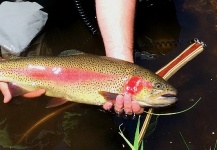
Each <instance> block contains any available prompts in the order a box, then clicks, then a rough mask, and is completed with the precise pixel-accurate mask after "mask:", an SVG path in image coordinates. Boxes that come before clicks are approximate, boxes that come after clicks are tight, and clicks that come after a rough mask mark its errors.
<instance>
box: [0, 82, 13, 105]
mask: <svg viewBox="0 0 217 150" xmlns="http://www.w3.org/2000/svg"><path fill="white" fill-rule="evenodd" d="M0 90H1V92H2V94H3V96H4V100H3V102H4V103H8V102H9V101H10V100H11V99H12V95H11V93H10V91H9V88H8V84H7V83H4V82H0Z"/></svg>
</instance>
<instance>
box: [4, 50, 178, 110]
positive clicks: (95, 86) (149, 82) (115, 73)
mask: <svg viewBox="0 0 217 150" xmlns="http://www.w3.org/2000/svg"><path fill="white" fill-rule="evenodd" d="M0 81H3V82H7V83H9V87H10V89H11V93H12V95H13V96H18V95H21V93H22V94H23V93H25V92H28V91H33V90H35V89H39V88H43V89H45V90H46V93H45V95H47V96H50V97H55V98H57V99H58V100H59V102H60V103H63V102H64V101H73V102H77V103H84V104H91V105H103V104H104V103H105V102H106V101H108V100H115V98H116V96H117V95H118V94H130V95H131V96H132V99H133V100H136V101H138V103H139V104H140V106H142V107H144V106H150V107H162V106H167V105H170V104H172V103H174V102H176V100H177V99H176V94H177V92H176V90H175V89H174V88H173V87H172V86H171V85H170V84H168V83H167V82H166V81H165V80H164V79H162V78H161V77H159V76H158V75H156V74H154V73H152V72H151V71H149V70H147V69H144V68H143V67H141V66H138V65H135V64H133V63H129V62H126V61H122V60H118V59H114V58H109V57H105V56H96V55H91V54H80V55H70V56H61V57H26V58H18V59H12V60H3V61H1V62H0ZM17 89H19V90H17ZM18 91H19V92H18ZM60 99H61V100H60ZM61 101H62V102H61ZM53 105H58V104H53Z"/></svg>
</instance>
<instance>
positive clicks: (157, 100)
mask: <svg viewBox="0 0 217 150" xmlns="http://www.w3.org/2000/svg"><path fill="white" fill-rule="evenodd" d="M176 95H177V92H176V90H173V91H161V90H159V91H155V92H153V93H152V94H150V95H149V96H147V97H145V98H144V99H140V100H139V99H138V100H137V101H138V103H139V105H140V106H141V107H165V106H169V105H172V104H174V103H175V102H176V101H177V98H176Z"/></svg>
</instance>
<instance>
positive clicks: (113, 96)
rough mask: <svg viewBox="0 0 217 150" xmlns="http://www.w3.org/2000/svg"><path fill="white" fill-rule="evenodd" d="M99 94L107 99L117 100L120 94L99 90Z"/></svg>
mask: <svg viewBox="0 0 217 150" xmlns="http://www.w3.org/2000/svg"><path fill="white" fill-rule="evenodd" d="M99 94H100V95H102V96H103V97H104V98H105V99H106V100H115V99H116V97H117V96H118V95H119V94H118V93H110V92H106V91H99Z"/></svg>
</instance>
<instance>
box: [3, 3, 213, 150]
mask: <svg viewBox="0 0 217 150" xmlns="http://www.w3.org/2000/svg"><path fill="white" fill-rule="evenodd" d="M89 3H90V4H86V5H85V4H84V7H85V8H86V9H87V8H88V9H87V12H88V14H90V16H89V17H90V18H91V19H92V20H93V21H95V18H94V13H93V12H94V11H93V10H94V4H93V3H92V2H89ZM71 7H72V8H74V9H73V10H72V9H70V8H71ZM56 8H58V12H57V11H55V10H57V9H56ZM49 11H50V12H52V15H51V16H50V20H49V22H48V25H47V26H46V28H45V31H43V32H42V34H41V35H40V37H41V42H39V44H35V45H32V46H30V47H29V49H28V51H32V50H38V51H37V52H38V53H40V55H57V54H58V53H60V52H61V51H63V50H67V49H78V50H81V51H84V52H88V53H93V54H98V55H104V50H103V49H104V47H103V43H102V39H101V36H100V34H97V35H93V34H92V33H91V32H90V30H89V29H88V28H87V27H86V26H85V25H84V23H83V22H82V20H81V18H80V17H79V15H78V14H77V10H76V9H75V6H74V4H73V3H72V2H67V3H65V4H62V5H57V6H56V7H54V8H52V9H50V10H49ZM71 14H74V15H71ZM55 15H56V16H55ZM54 18H55V19H54ZM194 38H197V39H199V40H201V41H203V42H204V43H206V45H207V47H205V48H204V51H203V52H202V53H201V54H200V55H198V56H197V57H196V58H194V59H193V60H192V61H190V62H189V63H188V64H186V65H185V66H184V67H183V68H182V69H181V70H179V71H178V72H177V73H176V74H175V75H174V76H172V77H171V78H170V79H169V82H170V83H171V84H172V85H173V86H174V87H176V88H177V90H178V92H179V93H178V99H179V100H178V102H177V103H176V104H175V105H173V106H171V107H167V108H163V109H157V110H156V111H157V112H158V113H168V112H177V111H181V110H184V109H186V108H189V107H190V106H192V105H193V104H194V103H195V102H196V101H197V100H198V99H200V98H201V100H200V101H199V103H198V104H197V105H196V106H195V107H193V108H192V109H191V110H189V111H187V112H185V113H182V114H178V115H171V116H160V117H159V118H157V119H156V117H153V120H152V125H154V127H155V128H154V127H153V126H150V128H149V130H148V134H147V136H145V138H144V147H145V149H148V150H164V149H165V150H183V149H187V147H188V148H189V149H191V150H208V149H210V148H211V149H212V150H213V149H214V145H215V142H216V140H217V120H216V111H217V102H216V100H217V99H216V93H215V92H217V86H216V85H217V67H216V65H217V59H216V58H217V45H216V39H217V2H216V1H214V0H213V1H212V0H211V1H206V0H200V1H197V2H193V1H191V2H189V1H187V0H176V1H169V0H164V1H160V0H156V1H141V2H139V3H138V6H137V13H136V25H135V48H136V51H137V55H136V56H135V58H136V61H135V62H136V63H137V64H139V65H141V66H143V67H146V68H148V69H150V70H152V71H153V72H156V71H157V70H158V69H160V68H161V67H163V66H164V65H166V64H167V63H168V62H169V61H170V60H172V59H173V58H175V56H177V55H178V54H180V53H181V52H182V51H183V50H184V49H185V48H186V47H187V46H189V44H190V41H191V40H192V39H194ZM165 43H166V44H165ZM141 51H146V52H148V53H145V54H146V55H145V54H143V52H142V54H141ZM32 53H34V52H32ZM49 99H50V98H48V97H45V96H42V97H38V98H34V99H31V100H30V99H26V98H23V97H15V98H13V100H12V101H11V102H10V103H8V104H3V103H1V104H0V114H1V115H0V145H1V146H0V149H11V148H12V149H37V150H38V149H52V150H59V149H61V150H70V149H73V150H74V149H78V150H87V149H95V150H98V149H99V150H101V149H103V150H107V149H108V150H110V149H112V150H116V149H117V150H120V149H129V147H128V145H127V144H126V142H125V141H124V140H123V139H122V137H121V136H120V135H119V134H118V132H119V126H120V125H121V124H122V125H121V129H122V130H123V132H124V134H125V135H126V137H127V138H128V139H129V140H130V141H131V142H133V138H134V132H135V128H136V124H137V118H138V116H136V117H135V119H132V117H128V118H126V117H125V116H117V115H116V114H115V113H114V112H112V111H111V112H107V111H104V110H103V109H102V108H101V107H97V106H87V105H82V104H72V103H67V104H65V105H63V106H59V107H56V108H50V109H46V108H45V107H46V104H47V102H48V101H49ZM144 116H145V115H142V117H141V121H142V122H143V120H144ZM183 139H184V140H183ZM185 143H186V144H187V145H188V146H186V145H185Z"/></svg>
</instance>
